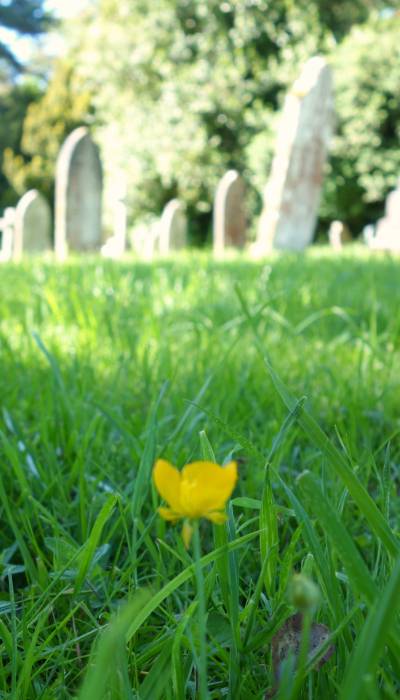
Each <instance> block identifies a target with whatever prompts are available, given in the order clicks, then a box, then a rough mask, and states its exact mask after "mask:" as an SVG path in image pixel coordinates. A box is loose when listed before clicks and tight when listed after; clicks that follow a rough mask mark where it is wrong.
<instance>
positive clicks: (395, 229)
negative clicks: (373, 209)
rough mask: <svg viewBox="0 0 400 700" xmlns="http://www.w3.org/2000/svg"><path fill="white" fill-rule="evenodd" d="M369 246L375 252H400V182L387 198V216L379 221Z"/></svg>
mask: <svg viewBox="0 0 400 700" xmlns="http://www.w3.org/2000/svg"><path fill="white" fill-rule="evenodd" d="M368 245H369V247H370V248H373V249H375V250H389V251H390V250H391V251H400V180H399V182H398V183H397V188H396V189H395V190H393V191H392V192H390V193H389V194H388V196H387V198H386V204H385V216H384V217H383V218H382V219H379V220H378V222H377V225H376V228H375V233H374V235H373V236H371V237H370V239H369V241H368Z"/></svg>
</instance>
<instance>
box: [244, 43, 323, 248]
mask: <svg viewBox="0 0 400 700" xmlns="http://www.w3.org/2000/svg"><path fill="white" fill-rule="evenodd" d="M332 129H333V92H332V75H331V69H330V68H329V66H328V65H327V63H326V61H325V60H324V59H323V58H322V57H321V56H314V58H311V59H310V60H309V61H307V63H306V64H305V65H304V68H303V70H302V72H301V75H300V77H299V78H298V80H296V81H295V83H294V85H293V87H292V89H291V90H290V91H289V93H288V95H287V96H286V99H285V103H284V107H283V113H282V117H281V121H280V125H279V128H278V136H277V144H276V150H275V157H274V160H273V163H272V170H271V175H270V178H269V181H268V183H267V186H266V188H265V191H264V206H263V212H262V215H261V218H260V221H259V227H258V237H257V243H256V250H257V251H258V252H259V253H260V254H263V253H265V252H267V251H268V250H270V249H271V248H280V249H286V250H297V251H298V250H303V249H304V248H305V247H306V246H308V245H309V244H310V243H311V241H312V238H313V235H314V229H315V224H316V219H317V211H318V205H319V200H320V193H321V186H322V179H323V169H324V165H325V160H326V155H327V149H328V144H329V140H330V136H331V133H332Z"/></svg>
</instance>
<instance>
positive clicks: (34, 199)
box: [13, 190, 51, 260]
mask: <svg viewBox="0 0 400 700" xmlns="http://www.w3.org/2000/svg"><path fill="white" fill-rule="evenodd" d="M50 247H51V211H50V207H49V205H48V203H47V201H46V200H45V198H44V197H43V195H41V194H40V192H38V191H37V190H29V191H28V192H26V193H25V194H24V195H23V197H21V199H20V200H19V202H18V204H17V206H16V209H15V232H14V250H13V258H14V260H20V259H21V258H22V255H23V254H24V253H42V252H43V251H45V250H49V248H50Z"/></svg>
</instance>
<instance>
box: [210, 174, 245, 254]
mask: <svg viewBox="0 0 400 700" xmlns="http://www.w3.org/2000/svg"><path fill="white" fill-rule="evenodd" d="M244 196H245V184H244V181H243V178H242V177H241V176H240V175H239V173H238V172H237V171H236V170H228V172H226V173H225V175H224V176H223V177H222V178H221V180H220V181H219V183H218V186H217V190H216V193H215V201H214V211H213V248H214V253H215V254H216V255H220V254H222V253H223V252H224V250H225V248H226V247H232V248H242V247H243V246H244V244H245V242H246V213H245V202H244Z"/></svg>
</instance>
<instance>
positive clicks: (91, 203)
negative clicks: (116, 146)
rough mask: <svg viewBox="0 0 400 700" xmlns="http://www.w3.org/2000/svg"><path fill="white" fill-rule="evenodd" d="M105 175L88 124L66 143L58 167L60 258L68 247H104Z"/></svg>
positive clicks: (63, 256) (88, 249) (70, 248)
mask: <svg viewBox="0 0 400 700" xmlns="http://www.w3.org/2000/svg"><path fill="white" fill-rule="evenodd" d="M102 190H103V176H102V167H101V161H100V156H99V151H98V148H97V146H96V145H95V144H94V143H93V141H92V139H91V136H90V134H89V132H88V130H87V129H86V128H85V127H79V128H78V129H75V130H74V131H73V132H72V133H71V134H70V135H69V136H68V138H67V139H66V141H65V142H64V144H63V146H62V148H61V151H60V154H59V156H58V160H57V169H56V215H55V216H56V223H55V249H56V255H57V257H58V258H59V259H61V260H62V259H64V258H65V257H66V255H67V254H68V250H75V251H90V250H97V249H98V248H100V243H101V207H102Z"/></svg>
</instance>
